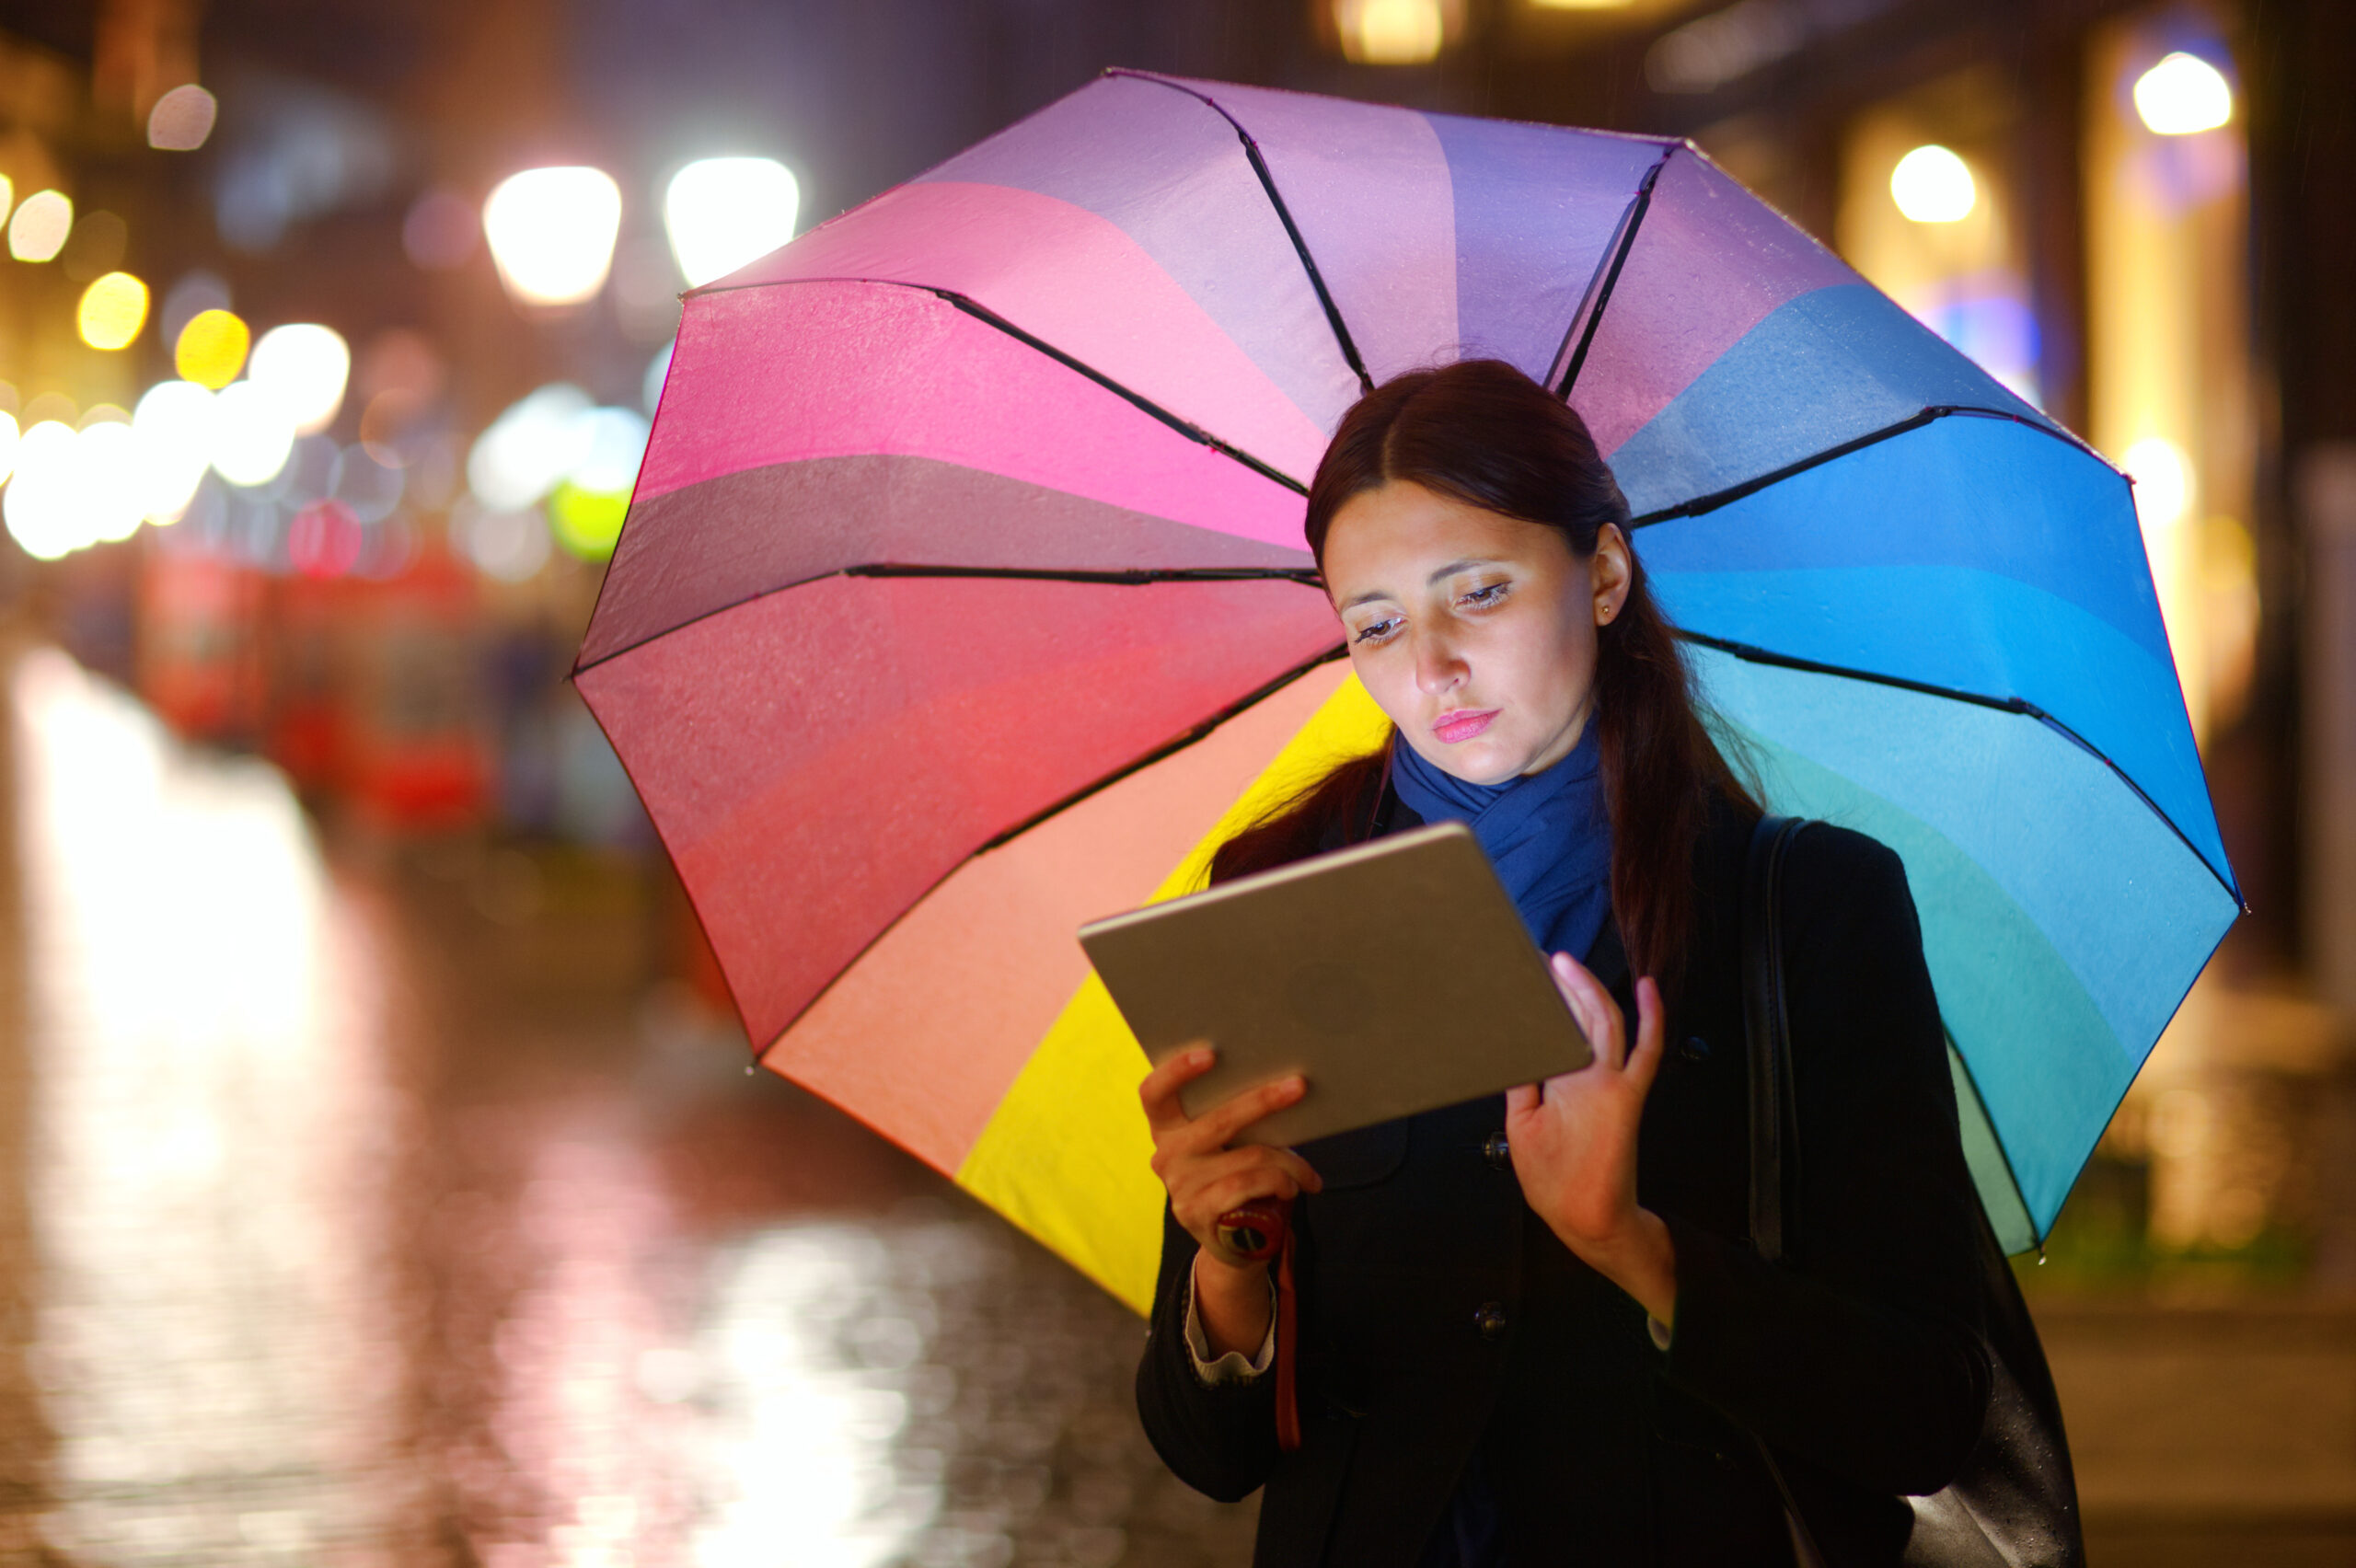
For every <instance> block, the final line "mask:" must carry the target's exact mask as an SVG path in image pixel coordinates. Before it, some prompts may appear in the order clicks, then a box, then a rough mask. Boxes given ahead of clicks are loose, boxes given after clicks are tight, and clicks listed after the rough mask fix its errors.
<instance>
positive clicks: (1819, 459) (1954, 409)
mask: <svg viewBox="0 0 2356 1568" xmlns="http://www.w3.org/2000/svg"><path fill="white" fill-rule="evenodd" d="M1951 416H1952V417H1958V418H1963V419H1975V420H2003V421H2005V422H2007V423H2009V424H2016V425H2018V426H2020V427H2021V428H2022V429H2023V430H2033V431H2035V432H2038V434H2039V435H2043V436H2046V437H2048V438H2050V439H2051V440H2054V441H2058V442H2060V443H2061V444H2063V445H2064V446H2069V447H2073V448H2075V449H2076V450H2078V451H2080V452H2084V453H2085V454H2086V455H2088V456H2090V457H2094V458H2095V459H2096V461H2097V462H2101V461H2102V459H2101V457H2100V456H2099V455H2097V454H2096V453H2095V451H2094V450H2093V449H2092V448H2091V447H2089V446H2087V445H2086V444H2085V443H2084V442H2082V441H2080V440H2078V439H2077V438H2076V437H2075V436H2073V435H2070V434H2068V433H2066V432H2061V431H2058V430H2055V429H2054V428H2052V427H2051V426H2050V425H2047V424H2044V423H2042V422H2040V421H2037V420H2027V419H2023V418H2022V417H2021V416H2020V415H2018V414H2015V413H2012V412H2010V411H2009V410H2007V409H1981V408H1976V407H1974V406H1973V405H1971V404H1969V403H1934V404H1932V405H1931V406H1930V407H1929V408H1926V409H1920V410H1918V411H1917V412H1915V413H1911V414H1909V415H1908V416H1907V417H1906V418H1904V419H1902V420H1900V421H1898V422H1897V423H1895V424H1888V425H1884V426H1882V427H1881V428H1880V429H1879V430H1869V431H1867V432H1865V434H1863V435H1860V436H1854V437H1853V438H1851V439H1850V440H1847V441H1844V442H1842V443H1841V444H1838V445H1836V446H1828V447H1826V448H1825V449H1824V450H1823V451H1821V452H1816V453H1811V454H1810V455H1807V456H1806V457H1802V458H1800V459H1799V460H1798V461H1796V462H1793V463H1786V464H1784V466H1783V467H1780V468H1775V469H1771V470H1770V471H1768V472H1767V473H1764V474H1761V475H1760V476H1758V477H1757V478H1750V479H1745V480H1743V481H1742V482H1741V483H1739V484H1734V485H1728V486H1727V488H1726V489H1724V490H1713V491H1711V492H1710V493H1709V494H1708V495H1700V496H1695V497H1694V498H1693V499H1692V501H1680V502H1678V503H1677V504H1676V505H1675V506H1664V507H1661V508H1659V509H1658V510H1657V511H1653V512H1647V513H1644V514H1643V515H1642V516H1640V517H1634V518H1631V519H1630V520H1629V524H1628V525H1629V526H1630V527H1632V528H1645V527H1649V526H1651V525H1653V524H1655V523H1669V522H1674V521H1675V520H1676V519H1678V518H1680V517H1699V516H1700V515H1702V513H1705V512H1715V511H1716V510H1717V509H1718V508H1720V507H1722V506H1730V505H1732V504H1733V503H1734V502H1738V501H1740V500H1742V499H1743V498H1744V497H1745V496H1750V495H1756V494H1758V493H1759V492H1760V491H1761V490H1765V489H1767V488H1768V487H1769V486H1771V485H1778V484H1781V483H1783V482H1784V480H1785V479H1788V478H1792V477H1793V476H1794V475H1796V474H1804V473H1806V472H1807V471H1808V470H1809V469H1810V468H1819V467H1823V466H1824V465H1825V464H1827V463H1830V462H1831V461H1832V460H1833V459H1835V458H1837V457H1846V456H1847V455H1849V454H1851V453H1852V452H1862V451H1864V450H1865V448H1866V447H1868V446H1875V445H1878V444H1880V443H1882V442H1885V441H1888V440H1890V439H1891V438H1892V437H1894V436H1900V435H1904V434H1905V433H1906V432H1909V431H1913V430H1920V429H1922V428H1923V426H1924V425H1926V424H1929V423H1931V422H1932V421H1934V420H1943V419H1946V418H1949V417H1951ZM2104 466H2105V467H2108V466H2109V465H2108V464H2105V465H2104Z"/></svg>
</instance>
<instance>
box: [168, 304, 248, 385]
mask: <svg viewBox="0 0 2356 1568" xmlns="http://www.w3.org/2000/svg"><path fill="white" fill-rule="evenodd" d="M252 344H253V334H252V333H251V332H249V331H248V330H247V329H246V324H245V323H244V322H243V321H240V320H239V319H238V318H237V317H235V316H233V315H231V314H230V313H229V312H228V311H225V310H201V311H199V312H197V313H196V315H194V316H192V317H190V318H189V324H188V325H187V326H185V327H183V328H181V329H180V340H179V342H178V343H177V344H175V345H174V346H173V348H172V364H173V366H174V368H176V369H177V370H179V373H180V379H181V380H183V381H193V382H195V383H196V384H197V385H198V386H210V387H212V388H213V389H214V391H216V392H217V391H219V390H220V389H221V388H222V387H224V386H228V385H229V383H231V382H232V381H235V380H237V372H239V371H240V370H243V369H244V368H245V365H246V350H247V349H248V348H250V347H251V346H252Z"/></svg>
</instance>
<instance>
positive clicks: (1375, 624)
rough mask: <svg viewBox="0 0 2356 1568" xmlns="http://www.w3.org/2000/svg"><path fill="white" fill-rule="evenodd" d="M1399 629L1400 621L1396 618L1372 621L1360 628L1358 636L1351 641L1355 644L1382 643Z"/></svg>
mask: <svg viewBox="0 0 2356 1568" xmlns="http://www.w3.org/2000/svg"><path fill="white" fill-rule="evenodd" d="M1398 628H1399V620H1398V617H1395V616H1394V617H1392V618H1391V619H1389V620H1379V621H1372V622H1369V623H1368V624H1367V625H1365V626H1362V627H1360V628H1358V634H1357V636H1356V637H1354V638H1352V639H1351V641H1353V642H1380V641H1381V640H1383V639H1384V638H1386V637H1388V636H1390V635H1391V634H1392V632H1393V631H1395V630H1397V629H1398Z"/></svg>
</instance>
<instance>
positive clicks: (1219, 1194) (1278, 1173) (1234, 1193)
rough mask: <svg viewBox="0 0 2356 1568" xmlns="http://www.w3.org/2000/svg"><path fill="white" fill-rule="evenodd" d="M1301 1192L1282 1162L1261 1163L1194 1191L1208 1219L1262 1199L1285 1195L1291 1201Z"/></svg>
mask: <svg viewBox="0 0 2356 1568" xmlns="http://www.w3.org/2000/svg"><path fill="white" fill-rule="evenodd" d="M1299 1195H1300V1188H1299V1185H1297V1184H1296V1183H1295V1182H1294V1181H1293V1179H1292V1173H1291V1172H1290V1171H1288V1170H1285V1169H1283V1168H1282V1167H1281V1166H1276V1165H1259V1166H1254V1167H1253V1168H1252V1169H1251V1170H1240V1171H1237V1172H1236V1173H1235V1174H1233V1175H1231V1176H1227V1177H1223V1178H1221V1179H1220V1180H1218V1181H1217V1182H1210V1183H1208V1184H1207V1185H1206V1186H1205V1187H1204V1188H1203V1189H1202V1191H1200V1192H1199V1193H1195V1207H1196V1208H1197V1210H1198V1212H1200V1213H1201V1214H1202V1215H1203V1216H1204V1217H1205V1220H1206V1222H1210V1221H1216V1220H1217V1219H1218V1216H1220V1215H1223V1214H1228V1213H1230V1212H1232V1211H1233V1210H1236V1209H1240V1208H1242V1206H1243V1205H1246V1204H1255V1203H1259V1202H1261V1201H1263V1200H1264V1199H1267V1198H1282V1199H1285V1200H1287V1201H1288V1202H1289V1201H1290V1200H1291V1199H1293V1198H1297V1197H1299Z"/></svg>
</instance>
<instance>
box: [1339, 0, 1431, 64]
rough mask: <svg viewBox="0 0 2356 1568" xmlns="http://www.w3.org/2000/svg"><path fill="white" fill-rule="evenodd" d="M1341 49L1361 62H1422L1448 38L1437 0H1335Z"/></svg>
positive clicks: (1350, 57)
mask: <svg viewBox="0 0 2356 1568" xmlns="http://www.w3.org/2000/svg"><path fill="white" fill-rule="evenodd" d="M1334 26H1335V27H1336V28H1337V29H1339V30H1340V32H1341V35H1342V52H1343V54H1344V55H1345V56H1346V57H1347V58H1348V59H1350V60H1351V61H1352V62H1353V63H1357V64H1360V65H1421V64H1423V63H1426V62H1427V61H1431V60H1435V59H1438V56H1439V51H1440V45H1442V44H1443V43H1445V42H1447V41H1448V17H1447V13H1446V12H1445V11H1444V10H1443V9H1442V8H1441V6H1440V0H1334Z"/></svg>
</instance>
